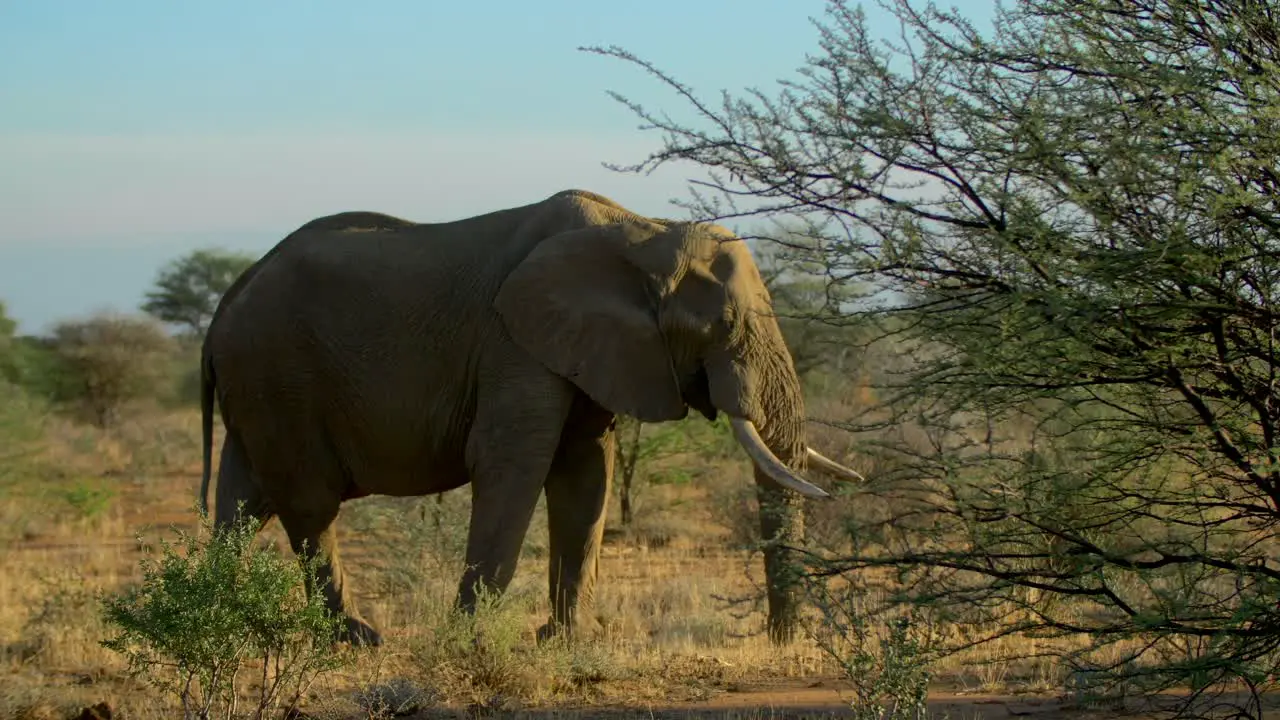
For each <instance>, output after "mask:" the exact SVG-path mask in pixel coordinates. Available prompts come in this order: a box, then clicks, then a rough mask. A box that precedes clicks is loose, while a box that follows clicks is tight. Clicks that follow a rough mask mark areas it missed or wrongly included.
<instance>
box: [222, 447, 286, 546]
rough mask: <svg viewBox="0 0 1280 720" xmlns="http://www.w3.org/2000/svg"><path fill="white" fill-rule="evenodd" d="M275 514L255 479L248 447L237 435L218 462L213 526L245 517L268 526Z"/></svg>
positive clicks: (224, 449) (223, 525) (260, 484)
mask: <svg viewBox="0 0 1280 720" xmlns="http://www.w3.org/2000/svg"><path fill="white" fill-rule="evenodd" d="M274 516H275V512H274V511H273V510H272V508H271V503H270V502H269V501H268V500H267V495H266V493H265V492H264V491H263V489H262V483H261V482H259V479H258V478H256V477H254V475H253V470H252V468H250V466H249V458H248V456H247V455H246V454H245V451H244V445H242V444H241V443H240V439H239V438H238V437H236V435H235V434H234V433H228V434H227V439H226V440H225V441H223V443H222V459H221V460H220V461H219V463H218V484H217V485H216V486H215V488H214V504H213V526H214V527H215V528H222V527H226V526H229V525H231V524H233V523H235V522H237V521H238V520H239V519H241V518H245V519H247V518H253V519H255V520H258V521H260V522H261V523H262V524H263V525H266V524H267V522H268V521H270V520H271V518H272V517H274Z"/></svg>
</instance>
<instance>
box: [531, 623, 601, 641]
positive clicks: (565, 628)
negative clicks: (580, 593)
mask: <svg viewBox="0 0 1280 720" xmlns="http://www.w3.org/2000/svg"><path fill="white" fill-rule="evenodd" d="M603 632H604V626H603V625H601V624H600V621H599V620H597V619H595V618H594V617H588V618H578V619H576V620H574V621H573V623H572V624H570V623H562V622H556V621H555V620H548V621H547V622H545V623H543V624H542V627H540V628H538V633H537V639H538V644H542V643H544V642H547V641H548V640H551V639H552V638H557V637H563V638H566V639H568V640H590V639H592V638H596V637H599V636H600V634H601V633H603Z"/></svg>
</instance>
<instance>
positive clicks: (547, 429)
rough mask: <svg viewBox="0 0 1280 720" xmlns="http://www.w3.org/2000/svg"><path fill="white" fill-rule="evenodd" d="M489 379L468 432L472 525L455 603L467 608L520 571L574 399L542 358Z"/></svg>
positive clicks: (502, 587) (472, 609) (501, 587)
mask: <svg viewBox="0 0 1280 720" xmlns="http://www.w3.org/2000/svg"><path fill="white" fill-rule="evenodd" d="M490 386H491V387H496V390H494V391H492V394H491V395H490V394H487V393H482V394H481V396H480V397H479V402H478V410H477V413H476V421H475V424H474V425H473V427H472V430H471V435H470V437H469V438H468V440H467V464H468V469H469V471H470V474H471V527H470V529H469V530H468V533H467V567H466V570H465V571H464V572H463V574H462V581H461V582H460V583H459V586H458V603H457V604H458V606H459V607H460V608H461V609H462V610H464V611H466V612H468V613H470V612H475V608H476V600H477V595H478V593H479V592H481V591H488V592H494V593H500V592H502V591H504V590H506V588H507V585H508V584H510V582H511V578H512V576H513V575H514V574H515V571H516V564H517V562H518V560H519V558H520V547H521V545H523V544H524V538H525V534H526V533H527V532H528V530H529V521H530V520H531V519H532V517H533V511H534V508H535V507H536V506H537V504H538V495H540V494H541V493H542V487H543V484H544V483H545V482H546V479H547V473H548V472H549V471H550V469H551V463H552V461H553V460H554V458H555V455H556V448H557V446H558V445H559V443H560V429H561V427H562V426H563V425H564V421H565V418H566V416H567V415H568V413H569V407H570V404H571V402H572V399H573V388H572V386H570V385H569V384H568V382H567V381H565V380H563V379H562V378H560V377H557V376H555V375H552V374H551V373H550V372H549V371H547V370H545V369H543V368H541V367H540V366H531V367H527V368H512V369H509V370H507V371H506V372H504V373H503V375H502V377H501V378H500V379H498V380H497V381H494V382H492V383H491V384H490Z"/></svg>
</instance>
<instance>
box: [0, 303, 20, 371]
mask: <svg viewBox="0 0 1280 720" xmlns="http://www.w3.org/2000/svg"><path fill="white" fill-rule="evenodd" d="M17 327H18V323H17V321H16V320H14V319H13V318H11V317H9V313H8V311H7V309H6V308H5V305H4V301H3V300H0V379H4V380H6V381H8V382H11V383H16V382H18V359H17V349H16V343H15V342H14V337H13V332H14V330H16V329H17Z"/></svg>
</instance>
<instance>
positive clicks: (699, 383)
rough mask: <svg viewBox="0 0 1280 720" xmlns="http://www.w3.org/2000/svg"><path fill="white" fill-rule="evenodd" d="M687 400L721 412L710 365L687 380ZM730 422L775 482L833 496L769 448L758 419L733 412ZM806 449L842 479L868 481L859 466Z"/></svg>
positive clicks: (710, 413) (712, 414)
mask: <svg viewBox="0 0 1280 720" xmlns="http://www.w3.org/2000/svg"><path fill="white" fill-rule="evenodd" d="M681 395H682V396H683V398H684V401H685V403H686V404H688V405H689V407H691V408H693V409H694V410H697V411H698V412H700V413H702V416H703V417H705V418H706V419H707V420H710V421H713V422H714V421H715V419H716V417H717V415H718V412H719V411H718V409H717V408H716V406H715V405H713V404H712V403H711V387H710V383H709V381H708V378H707V371H706V368H704V367H702V366H699V367H698V369H697V371H696V372H695V373H694V375H693V377H692V378H691V379H690V380H689V382H687V383H686V384H685V387H684V389H683V390H682V392H681ZM729 422H730V425H731V426H732V427H733V437H734V439H735V440H737V441H738V444H739V445H741V446H742V449H743V450H745V451H746V453H747V456H748V457H750V458H751V461H752V462H753V463H755V465H756V467H758V468H760V470H761V471H762V472H764V474H765V475H767V476H769V477H770V478H772V479H773V480H774V481H775V482H777V483H778V484H779V485H782V486H783V487H786V488H790V489H791V490H794V491H796V492H798V493H800V494H801V495H804V496H805V497H812V498H829V497H831V495H830V494H829V493H827V491H825V490H823V489H822V488H820V487H818V486H817V485H814V484H813V483H811V482H809V481H807V480H805V479H804V478H802V477H800V476H799V475H797V474H796V473H795V472H793V471H792V470H791V469H790V468H789V467H787V464H786V463H784V462H783V461H782V460H780V459H779V458H778V456H777V455H775V454H774V453H773V451H772V450H770V449H769V446H768V444H766V443H765V442H764V440H763V439H762V438H761V437H760V433H759V432H758V431H757V430H756V426H755V423H753V422H751V421H750V420H748V419H746V418H741V417H735V416H732V415H731V416H730V418H729ZM805 451H806V453H807V455H808V459H809V462H811V463H813V464H814V466H815V467H817V468H819V469H821V470H824V471H826V472H828V473H830V474H831V475H833V476H835V477H836V478H837V479H839V480H843V481H847V482H865V481H866V478H864V477H863V476H862V475H861V474H859V473H858V472H857V471H856V470H853V469H851V468H847V467H845V466H844V465H841V464H840V463H838V462H836V461H835V460H832V459H831V458H828V457H826V456H825V455H823V454H821V453H819V452H818V451H817V450H814V449H813V448H811V447H808V446H806V447H805Z"/></svg>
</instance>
